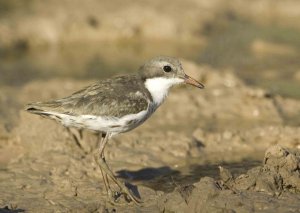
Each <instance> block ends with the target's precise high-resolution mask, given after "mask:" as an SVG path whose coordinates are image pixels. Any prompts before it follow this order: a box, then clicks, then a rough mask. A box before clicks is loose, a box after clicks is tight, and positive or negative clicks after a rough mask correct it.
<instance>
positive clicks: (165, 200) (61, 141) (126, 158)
mask: <svg viewBox="0 0 300 213" xmlns="http://www.w3.org/2000/svg"><path fill="white" fill-rule="evenodd" d="M183 64H184V67H185V69H186V70H187V72H188V73H189V74H190V75H192V76H195V77H196V78H197V79H198V80H199V81H201V82H203V83H204V84H205V85H206V89H205V90H197V89H195V88H190V87H186V86H181V87H177V88H173V89H172V91H171V93H170V95H169V97H168V99H167V101H166V102H165V103H164V104H163V106H162V107H161V108H160V109H158V111H157V112H156V113H155V114H154V115H153V116H152V117H151V118H150V119H149V120H148V121H147V122H146V123H145V124H143V125H142V126H141V127H139V128H137V129H135V130H134V131H131V132H129V133H126V134H122V135H119V136H117V137H115V138H113V140H112V141H110V143H109V144H108V147H107V149H106V156H107V160H108V162H109V164H110V165H111V167H112V169H113V170H114V172H115V173H116V174H117V175H118V176H119V177H120V178H122V179H123V180H125V181H128V182H130V183H131V184H132V188H133V189H134V190H135V191H136V193H137V195H138V196H140V197H141V198H142V200H143V204H142V206H136V205H134V204H133V203H129V204H127V203H126V202H125V200H124V198H123V197H121V198H120V199H119V200H118V202H117V203H116V204H114V205H113V204H112V203H111V202H109V201H107V198H106V195H105V188H104V185H103V182H102V178H101V173H100V170H99V169H98V166H97V164H96V163H95V162H94V158H93V152H94V151H95V150H96V147H97V142H96V141H97V140H96V139H97V137H96V135H95V134H93V133H90V132H84V135H83V136H84V139H85V147H86V151H87V152H84V151H82V150H80V149H79V148H78V147H77V146H76V144H75V143H74V141H73V139H72V137H71V136H70V135H69V133H68V132H67V131H66V129H65V128H64V127H62V126H61V125H59V124H57V123H55V122H54V121H51V120H47V119H44V118H41V117H38V116H35V115H31V114H28V113H26V112H24V111H23V110H22V106H23V105H24V104H25V103H28V102H31V101H37V100H48V99H52V98H58V97H63V96H65V95H68V94H70V93H72V92H74V91H76V90H77V89H80V88H81V87H83V86H85V85H87V84H89V83H91V82H90V81H75V80H68V79H65V80H61V79H52V80H49V81H32V82H30V83H28V84H25V85H24V86H23V87H22V88H21V89H20V90H14V89H11V88H3V89H2V90H1V93H2V94H1V102H2V103H1V104H0V106H1V108H0V112H1V126H0V127H1V128H0V166H1V167H0V168H1V170H0V180H1V181H0V208H1V209H0V212H23V211H26V212H299V209H300V151H299V149H300V128H299V126H297V125H294V124H295V123H297V122H294V121H295V120H296V121H297V120H299V115H300V101H299V100H293V99H287V98H282V97H280V96H277V95H276V94H271V93H269V92H267V91H264V90H262V89H259V88H250V87H248V86H246V85H245V84H244V83H243V82H242V81H241V80H240V79H238V78H237V77H236V76H235V75H234V74H232V73H231V72H228V71H226V70H224V71H219V72H217V71H216V70H214V69H212V68H210V67H207V66H198V65H196V64H194V63H192V62H189V61H185V60H183ZM7 94H10V95H7Z"/></svg>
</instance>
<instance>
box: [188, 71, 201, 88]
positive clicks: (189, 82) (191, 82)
mask: <svg viewBox="0 0 300 213" xmlns="http://www.w3.org/2000/svg"><path fill="white" fill-rule="evenodd" d="M183 79H184V83H186V84H190V85H193V86H195V87H198V88H200V89H204V85H203V84H201V83H200V82H198V81H196V80H195V79H193V78H192V77H190V76H188V75H187V74H185V75H184V78H183Z"/></svg>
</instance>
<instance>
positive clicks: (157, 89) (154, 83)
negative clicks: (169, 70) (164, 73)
mask: <svg viewBox="0 0 300 213" xmlns="http://www.w3.org/2000/svg"><path fill="white" fill-rule="evenodd" d="M183 81H184V80H183V79H180V78H163V77H157V78H150V79H147V80H146V82H145V87H146V88H147V89H148V90H149V92H150V94H151V96H152V99H153V102H154V103H155V104H156V105H157V106H159V105H160V104H162V102H163V101H164V100H165V98H166V96H167V95H168V92H169V89H170V87H171V86H173V85H175V84H179V83H182V82H183Z"/></svg>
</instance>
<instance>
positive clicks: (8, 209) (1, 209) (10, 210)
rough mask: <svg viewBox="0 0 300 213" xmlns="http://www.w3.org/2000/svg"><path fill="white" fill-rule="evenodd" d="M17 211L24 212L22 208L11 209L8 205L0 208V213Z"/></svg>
mask: <svg viewBox="0 0 300 213" xmlns="http://www.w3.org/2000/svg"><path fill="white" fill-rule="evenodd" d="M19 212H25V210H24V209H11V208H9V207H8V206H5V207H4V208H0V213H19Z"/></svg>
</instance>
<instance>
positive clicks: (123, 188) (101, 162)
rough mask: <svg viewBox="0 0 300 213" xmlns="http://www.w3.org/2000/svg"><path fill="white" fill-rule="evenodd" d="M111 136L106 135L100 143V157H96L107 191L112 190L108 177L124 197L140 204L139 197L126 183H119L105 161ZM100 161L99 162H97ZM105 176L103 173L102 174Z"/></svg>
mask: <svg viewBox="0 0 300 213" xmlns="http://www.w3.org/2000/svg"><path fill="white" fill-rule="evenodd" d="M109 137H110V134H106V135H105V138H104V139H103V140H102V141H101V143H100V148H99V157H98V158H97V156H95V160H96V162H98V165H99V167H100V169H101V172H104V173H105V174H104V175H102V176H105V177H103V179H106V180H104V183H105V184H108V186H107V190H108V191H109V190H111V189H110V186H109V182H108V177H109V178H110V179H112V180H113V181H114V182H115V183H116V184H117V185H118V187H119V188H120V191H121V193H123V194H124V195H126V196H128V197H129V198H130V199H131V200H132V201H133V202H135V203H136V204H140V203H141V200H140V199H138V198H137V197H135V196H134V195H133V194H132V193H131V192H130V191H129V190H128V188H127V187H126V186H125V184H124V183H122V182H121V181H119V180H118V179H117V178H116V177H115V176H114V174H113V172H112V171H111V169H110V168H109V166H108V165H107V163H106V161H105V156H104V149H105V145H106V144H107V142H108V140H109ZM97 159H99V161H98V160H97ZM102 174H103V173H102Z"/></svg>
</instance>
